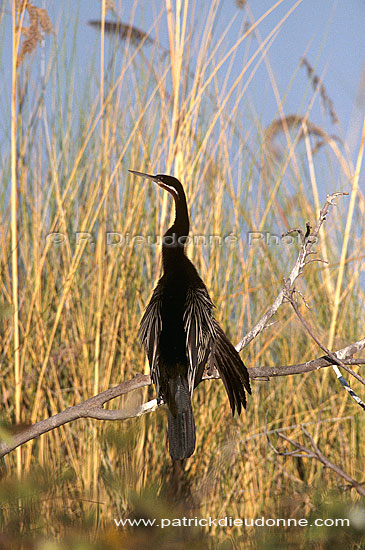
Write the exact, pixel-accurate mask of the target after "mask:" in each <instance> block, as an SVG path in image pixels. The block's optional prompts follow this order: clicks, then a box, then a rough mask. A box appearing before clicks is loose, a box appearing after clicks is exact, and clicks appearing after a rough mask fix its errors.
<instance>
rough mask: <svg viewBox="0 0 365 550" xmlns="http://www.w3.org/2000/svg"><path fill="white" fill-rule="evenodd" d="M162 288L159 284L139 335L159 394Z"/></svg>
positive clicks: (141, 324)
mask: <svg viewBox="0 0 365 550" xmlns="http://www.w3.org/2000/svg"><path fill="white" fill-rule="evenodd" d="M161 306H162V288H161V286H160V285H157V286H156V288H155V290H154V291H153V294H152V297H151V300H150V301H149V304H148V306H147V308H146V311H145V312H144V315H143V317H142V319H141V323H140V327H139V331H138V337H139V339H140V341H141V342H142V344H143V345H144V347H145V350H146V353H147V357H148V362H149V364H150V369H151V377H152V380H153V383H154V384H155V387H156V393H157V395H159V377H160V373H159V339H160V334H161V330H162V318H161Z"/></svg>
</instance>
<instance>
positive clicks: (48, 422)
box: [0, 338, 365, 457]
mask: <svg viewBox="0 0 365 550" xmlns="http://www.w3.org/2000/svg"><path fill="white" fill-rule="evenodd" d="M364 348H365V338H364V339H363V340H360V341H359V342H354V343H353V344H350V345H349V346H346V347H345V348H342V349H340V350H338V351H337V352H335V355H336V357H340V358H341V359H342V361H344V362H346V363H349V364H353V362H354V360H353V359H351V357H352V355H354V354H355V353H358V352H360V351H361V350H363V349H364ZM356 364H365V358H364V359H358V360H356ZM332 365H333V359H331V358H330V357H328V356H324V357H320V358H318V359H314V360H313V361H308V362H307V363H301V364H298V365H289V366H283V367H280V366H278V367H252V368H249V369H248V372H249V375H250V378H252V379H253V380H255V379H258V378H267V379H269V378H271V377H276V376H289V375H294V374H303V373H306V372H311V371H315V370H318V369H321V368H324V367H329V366H332ZM212 378H219V376H217V375H216V373H213V374H211V373H209V372H205V373H204V375H203V379H204V380H207V379H212ZM150 384H151V377H150V376H149V375H147V374H138V375H137V376H135V377H134V378H132V380H128V381H126V382H123V383H122V384H119V385H118V386H115V387H113V388H110V389H108V390H106V391H104V392H102V393H100V394H98V395H95V396H94V397H91V398H90V399H88V400H87V401H83V402H82V403H79V404H77V405H74V406H73V407H68V408H67V409H65V410H64V411H62V412H60V413H58V414H55V415H54V416H51V417H50V418H46V419H45V420H41V421H40V422H37V423H36V424H33V425H32V426H29V427H28V428H25V429H24V430H22V431H20V432H18V433H15V434H12V435H11V434H9V436H8V437H7V439H6V440H4V439H3V440H2V441H1V442H0V457H2V456H5V455H6V454H8V453H10V452H11V451H13V450H14V449H16V447H19V445H23V444H24V443H26V442H27V441H30V440H31V439H35V438H36V437H39V436H40V435H42V434H44V433H47V432H49V431H50V430H53V429H55V428H58V427H59V426H62V425H64V424H67V423H68V422H72V421H73V420H77V419H78V418H95V419H97V420H126V419H128V418H135V417H138V416H141V415H142V414H146V413H150V412H152V411H154V410H156V408H157V407H158V403H157V399H153V400H152V401H149V402H147V403H143V404H142V405H140V406H138V407H135V408H131V409H122V410H108V409H104V408H103V405H104V404H105V403H107V402H108V401H111V400H112V399H115V398H116V397H120V396H121V395H125V394H126V393H129V392H131V391H132V390H135V389H138V388H142V387H144V386H149V385H150Z"/></svg>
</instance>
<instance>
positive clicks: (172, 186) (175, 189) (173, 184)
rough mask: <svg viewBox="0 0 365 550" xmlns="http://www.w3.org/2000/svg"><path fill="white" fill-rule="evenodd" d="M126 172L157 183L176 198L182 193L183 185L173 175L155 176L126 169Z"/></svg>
mask: <svg viewBox="0 0 365 550" xmlns="http://www.w3.org/2000/svg"><path fill="white" fill-rule="evenodd" d="M128 172H131V174H136V176H140V177H142V178H147V179H149V180H151V181H153V182H155V183H157V185H159V187H162V189H166V191H168V192H169V193H171V195H172V196H173V197H174V199H176V200H177V199H179V198H180V197H181V196H182V195H183V194H184V191H183V186H182V185H181V183H180V182H179V180H178V179H176V178H174V177H173V176H168V175H167V174H157V175H156V176H152V175H151V174H145V173H144V172H136V171H135V170H128Z"/></svg>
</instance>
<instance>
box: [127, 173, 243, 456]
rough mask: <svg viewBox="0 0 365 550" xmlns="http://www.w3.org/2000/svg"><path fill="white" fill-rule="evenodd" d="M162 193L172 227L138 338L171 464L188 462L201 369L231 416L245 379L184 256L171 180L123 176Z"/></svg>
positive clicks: (179, 190)
mask: <svg viewBox="0 0 365 550" xmlns="http://www.w3.org/2000/svg"><path fill="white" fill-rule="evenodd" d="M129 172H131V173H132V174H136V175H137V176H141V177H143V178H147V179H149V180H151V181H153V182H155V183H157V185H158V186H159V187H161V188H162V189H165V190H166V191H168V192H169V193H170V194H171V195H172V197H173V198H174V201H175V221H174V223H173V225H172V226H171V227H170V228H169V229H168V230H167V231H166V233H165V234H164V237H163V239H162V264H163V275H162V277H161V278H160V280H159V281H158V283H157V286H156V288H155V289H154V291H153V294H152V297H151V300H150V302H149V304H148V306H147V308H146V311H145V313H144V315H143V317H142V320H141V324H140V328H139V333H138V335H139V338H140V340H141V342H142V343H143V345H144V347H145V350H146V353H147V356H148V361H149V365H150V369H151V378H152V381H153V383H154V385H155V388H156V393H157V398H158V399H159V400H163V402H164V403H167V406H168V440H169V452H170V455H171V458H172V459H173V460H183V459H185V458H188V457H189V456H191V455H192V454H193V452H194V449H195V422H194V416H193V410H192V406H191V397H192V394H193V390H194V388H195V387H196V386H197V385H198V384H199V382H200V381H201V379H202V375H203V371H204V367H205V365H206V364H207V363H209V365H214V366H215V367H216V368H217V370H218V372H219V375H220V377H221V379H222V381H223V384H224V387H225V389H226V392H227V395H228V399H229V402H230V405H231V409H232V414H234V413H235V410H236V411H237V413H238V414H240V413H241V406H242V405H243V407H244V408H246V394H245V390H246V391H247V392H248V393H251V388H250V383H249V376H248V372H247V369H246V367H245V365H244V364H243V362H242V360H241V358H240V356H239V354H238V352H237V351H236V349H235V348H234V346H233V345H232V344H231V342H230V341H229V340H228V338H227V336H226V335H225V333H224V331H223V330H222V328H221V327H220V326H219V324H218V322H217V321H216V319H215V318H214V315H213V308H214V305H213V303H212V300H211V299H210V297H209V294H208V291H207V288H206V286H205V284H204V283H203V281H202V279H201V278H200V276H199V274H198V272H197V270H196V269H195V267H194V265H193V264H192V262H191V261H190V260H189V258H187V256H186V255H185V244H186V241H187V236H188V235H189V214H188V208H187V203H186V196H185V192H184V189H183V186H182V185H181V183H180V181H179V180H177V179H176V178H174V177H172V176H168V175H165V174H158V175H157V176H152V175H150V174H145V173H143V172H136V171H135V170H129Z"/></svg>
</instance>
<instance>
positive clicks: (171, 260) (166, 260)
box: [162, 189, 189, 273]
mask: <svg viewBox="0 0 365 550" xmlns="http://www.w3.org/2000/svg"><path fill="white" fill-rule="evenodd" d="M174 201H175V221H174V223H173V224H172V226H171V227H170V228H169V229H168V230H167V231H166V233H165V234H164V236H163V241H162V263H163V268H164V272H165V273H166V272H167V271H171V272H172V271H174V270H176V269H178V268H179V264H180V262H181V261H183V258H184V255H185V242H186V237H187V236H188V235H189V214H188V207H187V204H186V197H185V193H184V191H183V189H182V190H181V191H180V192H179V194H178V195H176V196H175V195H174Z"/></svg>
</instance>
